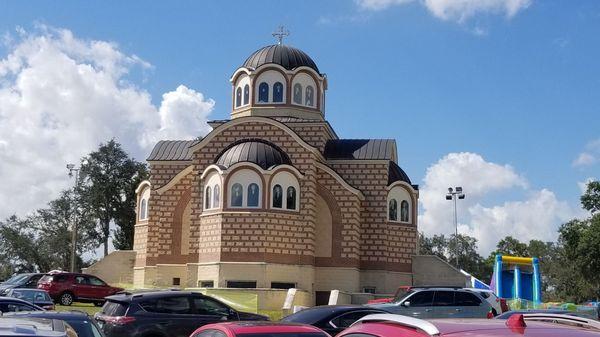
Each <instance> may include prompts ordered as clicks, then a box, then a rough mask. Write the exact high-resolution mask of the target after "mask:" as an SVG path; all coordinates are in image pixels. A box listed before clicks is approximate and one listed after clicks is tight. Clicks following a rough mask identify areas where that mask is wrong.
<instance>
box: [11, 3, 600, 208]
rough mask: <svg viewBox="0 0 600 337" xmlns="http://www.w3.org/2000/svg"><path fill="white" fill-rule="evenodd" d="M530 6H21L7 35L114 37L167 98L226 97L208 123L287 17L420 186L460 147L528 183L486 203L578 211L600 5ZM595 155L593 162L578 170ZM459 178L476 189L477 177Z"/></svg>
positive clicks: (364, 125)
mask: <svg viewBox="0 0 600 337" xmlns="http://www.w3.org/2000/svg"><path fill="white" fill-rule="evenodd" d="M494 1H496V0H494ZM519 1H520V2H522V3H523V6H522V8H520V9H519V10H518V11H515V13H508V12H507V11H503V10H501V9H480V10H475V12H474V13H470V14H466V15H465V16H464V17H461V18H457V17H440V15H437V16H436V15H435V12H434V9H432V7H427V6H426V5H425V4H424V3H422V2H421V1H420V0H414V1H400V0H383V1H380V2H381V3H384V5H383V6H382V8H376V9H374V8H372V7H369V6H368V3H369V0H364V2H355V1H327V2H325V1H295V2H288V1H232V2H225V1H210V2H209V1H202V2H200V1H176V2H158V1H153V2H142V1H127V2H124V1H102V2H100V1H63V2H60V4H59V3H56V2H51V1H37V2H36V1H34V2H23V1H11V2H4V3H3V4H2V10H1V11H0V33H8V34H9V35H11V36H12V35H14V32H15V29H16V28H17V27H23V28H24V29H25V30H27V31H32V30H33V31H35V26H36V24H43V25H47V26H50V27H55V28H63V29H67V30H69V31H71V32H72V33H73V34H74V35H75V36H76V37H77V38H80V39H83V40H101V41H111V42H114V43H115V44H117V45H118V48H119V50H120V51H121V52H123V53H124V54H127V55H133V54H135V55H137V56H138V57H140V58H141V59H143V60H144V61H146V62H148V63H149V64H151V65H152V67H151V68H143V67H133V68H132V70H131V72H130V74H129V75H128V76H126V80H127V81H129V82H131V83H133V84H134V85H136V86H139V87H141V88H143V89H144V90H145V91H147V92H148V93H149V94H150V95H151V99H152V102H153V103H154V104H155V105H159V104H160V103H161V99H162V95H163V93H165V92H168V91H171V90H174V89H175V88H176V87H177V86H178V85H180V84H183V85H185V86H186V87H188V88H192V89H194V90H196V91H198V92H201V93H202V94H203V95H204V97H206V98H211V99H213V100H214V101H215V102H216V103H215V105H214V110H213V111H212V112H211V114H210V116H209V119H222V118H227V117H228V114H229V108H230V93H231V88H230V84H229V81H228V80H229V77H230V75H231V74H232V73H233V71H234V70H235V69H236V68H237V67H238V66H239V65H240V64H241V63H242V62H243V61H244V60H245V58H246V57H247V56H248V55H250V54H251V53H252V52H253V51H254V50H256V49H258V48H260V47H262V46H264V45H267V44H271V43H273V42H274V39H273V38H272V37H271V32H272V31H273V30H274V29H275V28H276V27H277V26H278V25H279V24H284V25H285V26H286V27H287V28H288V29H289V30H290V31H291V36H290V37H289V38H288V39H286V43H288V44H291V45H293V46H295V47H299V48H300V49H302V50H304V51H305V52H307V53H308V54H309V55H311V56H312V57H313V59H314V60H315V61H316V63H317V64H318V66H319V68H320V70H321V71H322V72H324V73H326V74H327V76H328V79H329V90H328V92H327V95H328V96H327V111H326V118H327V119H328V120H329V122H330V123H331V124H332V125H333V127H334V128H335V129H336V131H337V133H338V135H340V137H343V138H370V137H371V138H376V137H381V138H395V139H396V140H397V142H398V150H399V161H400V164H401V166H402V167H403V168H404V169H405V170H406V171H407V173H408V174H409V176H411V178H412V179H413V181H414V182H415V183H419V184H421V185H424V184H425V182H424V180H423V179H424V178H425V176H426V171H427V169H428V168H430V167H431V166H432V165H434V164H435V163H436V162H438V161H439V160H440V159H441V158H443V157H444V156H446V155H447V154H449V153H460V152H471V153H475V154H478V155H479V156H481V157H483V158H484V159H485V161H487V162H492V163H497V164H498V165H501V166H504V165H510V166H511V167H512V169H513V170H514V171H515V172H517V174H518V175H519V176H521V177H523V178H524V179H526V181H527V186H528V187H527V188H525V189H523V188H512V189H505V190H503V189H500V188H498V189H493V190H491V191H489V193H486V194H485V195H482V196H481V200H478V201H477V202H478V203H479V202H480V203H482V204H486V203H488V204H489V205H488V206H490V207H492V206H493V205H494V204H502V203H504V202H505V201H506V200H520V199H522V198H526V197H527V194H530V193H531V192H532V191H539V190H541V189H548V190H550V191H552V192H553V193H554V194H555V195H556V196H557V199H559V200H561V201H564V202H566V203H568V204H569V205H571V206H572V207H576V206H577V203H578V197H579V195H580V193H581V191H580V188H579V187H578V185H577V183H578V182H582V181H584V180H585V179H587V178H589V177H597V178H599V177H600V166H599V164H598V159H597V158H598V155H599V153H598V152H600V150H598V148H600V145H594V144H593V142H594V141H595V140H597V139H600V95H599V94H598V93H599V92H600V62H598V60H600V34H599V33H600V2H598V1H593V0H588V1H538V0H518V1H517V2H519ZM374 2H377V1H374ZM431 2H432V3H435V2H437V1H436V0H431ZM497 2H498V3H502V2H503V0H497ZM365 3H366V4H365ZM463 10H468V9H463ZM10 48H11V47H10V46H6V45H5V46H4V47H3V49H4V50H2V49H0V59H1V58H4V57H6V55H7V54H9V53H10V52H11V49H10ZM590 143H592V144H591V145H590ZM586 146H587V148H586ZM596 147H597V148H596ZM585 151H588V152H590V153H589V154H590V155H591V156H592V158H593V159H590V160H588V162H587V163H586V164H584V165H574V164H573V163H574V160H575V159H576V158H577V157H578V156H579V155H580V154H581V153H582V152H585ZM594 151H597V152H594ZM594 161H595V163H594ZM459 183H460V184H462V185H464V187H465V190H466V191H467V193H468V191H469V186H468V185H469V181H468V179H466V180H464V181H460V182H459Z"/></svg>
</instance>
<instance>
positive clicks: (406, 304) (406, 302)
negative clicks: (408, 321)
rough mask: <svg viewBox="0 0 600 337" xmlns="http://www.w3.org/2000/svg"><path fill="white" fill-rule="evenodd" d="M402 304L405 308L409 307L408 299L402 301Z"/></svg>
mask: <svg viewBox="0 0 600 337" xmlns="http://www.w3.org/2000/svg"><path fill="white" fill-rule="evenodd" d="M402 306H403V307H406V308H408V307H410V301H404V302H403V303H402Z"/></svg>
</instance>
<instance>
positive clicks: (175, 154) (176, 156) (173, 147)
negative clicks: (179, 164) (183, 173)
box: [146, 140, 198, 161]
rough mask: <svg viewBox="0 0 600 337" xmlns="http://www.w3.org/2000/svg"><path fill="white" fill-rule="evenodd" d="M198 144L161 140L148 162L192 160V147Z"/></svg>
mask: <svg viewBox="0 0 600 337" xmlns="http://www.w3.org/2000/svg"><path fill="white" fill-rule="evenodd" d="M196 142H198V141H197V140H161V141H160V142H158V143H157V144H156V145H155V146H154V149H152V152H151V153H150V156H148V159H146V160H148V161H163V160H168V161H171V160H172V161H186V160H192V151H190V147H191V146H193V145H194V144H196Z"/></svg>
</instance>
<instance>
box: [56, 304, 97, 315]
mask: <svg viewBox="0 0 600 337" xmlns="http://www.w3.org/2000/svg"><path fill="white" fill-rule="evenodd" d="M100 309H102V307H96V306H94V305H93V304H92V303H78V302H75V303H73V305H71V306H65V305H56V311H69V310H79V311H84V312H87V313H88V314H89V315H90V316H94V314H95V313H97V312H98V311H100Z"/></svg>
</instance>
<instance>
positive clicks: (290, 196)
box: [285, 186, 296, 209]
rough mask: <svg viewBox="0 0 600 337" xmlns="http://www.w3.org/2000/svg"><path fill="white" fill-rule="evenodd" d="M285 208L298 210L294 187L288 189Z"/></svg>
mask: <svg viewBox="0 0 600 337" xmlns="http://www.w3.org/2000/svg"><path fill="white" fill-rule="evenodd" d="M285 208H287V209H296V189H295V188H294V187H293V186H290V187H288V188H287V193H286V201H285Z"/></svg>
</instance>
